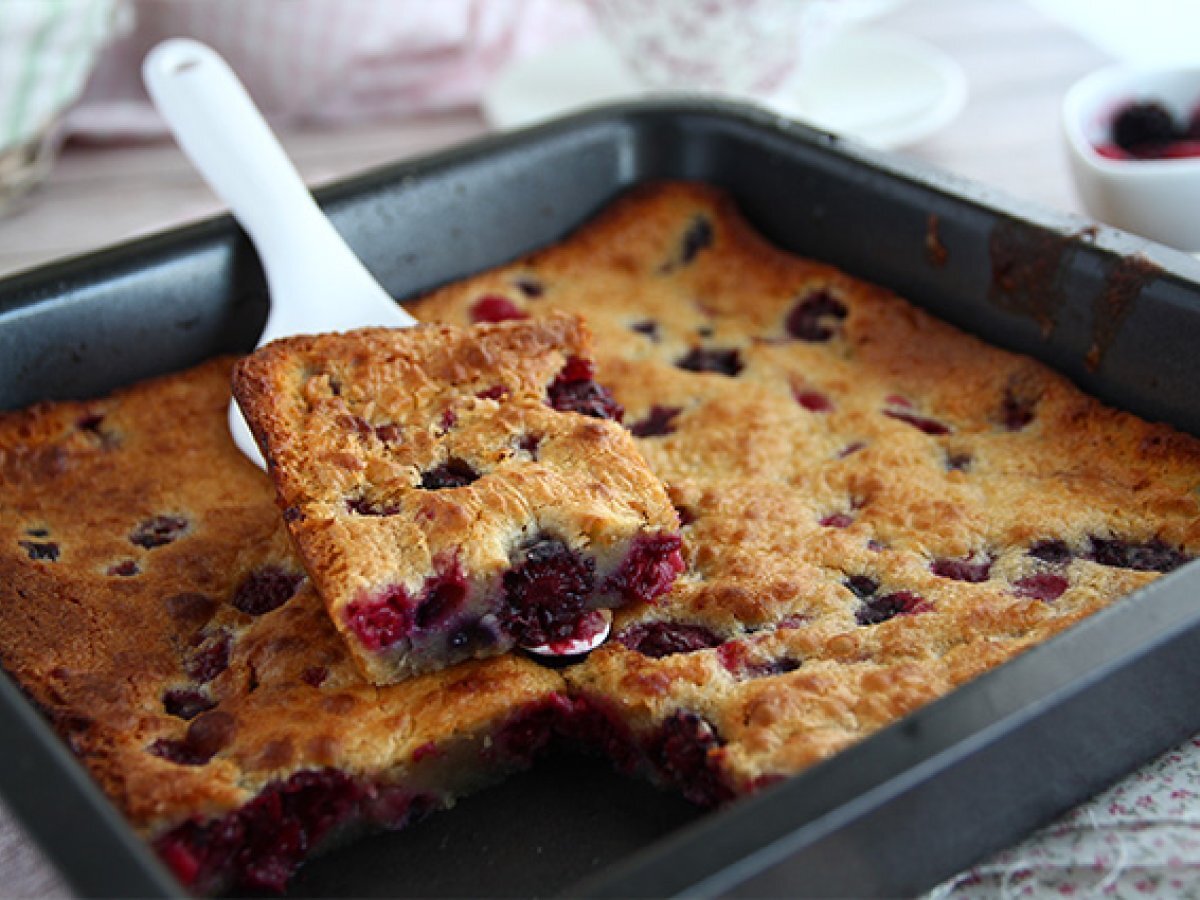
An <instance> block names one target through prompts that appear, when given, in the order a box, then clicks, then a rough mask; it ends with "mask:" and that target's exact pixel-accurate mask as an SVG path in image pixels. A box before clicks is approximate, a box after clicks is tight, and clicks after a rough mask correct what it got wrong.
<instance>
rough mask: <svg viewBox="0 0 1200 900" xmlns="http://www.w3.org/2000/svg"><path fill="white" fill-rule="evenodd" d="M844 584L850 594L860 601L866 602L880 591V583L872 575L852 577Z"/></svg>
mask: <svg viewBox="0 0 1200 900" xmlns="http://www.w3.org/2000/svg"><path fill="white" fill-rule="evenodd" d="M842 584H844V585H845V586H846V587H848V588H849V589H850V593H852V594H853V595H854V596H855V597H857V598H858V599H859V600H866V599H867V598H868V597H872V596H874V595H875V592H876V591H878V590H879V582H878V581H876V580H875V579H874V578H872V577H871V576H870V575H851V576H850V577H849V578H847V579H846V580H845V581H843V582H842Z"/></svg>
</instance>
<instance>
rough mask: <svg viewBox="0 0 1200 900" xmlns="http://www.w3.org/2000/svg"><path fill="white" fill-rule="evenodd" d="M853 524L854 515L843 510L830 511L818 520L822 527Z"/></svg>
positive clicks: (846, 526)
mask: <svg viewBox="0 0 1200 900" xmlns="http://www.w3.org/2000/svg"><path fill="white" fill-rule="evenodd" d="M853 524H854V516H852V515H850V513H844V512H839V513H830V514H829V515H827V516H825V517H823V518H822V519H821V521H820V525H821V527H823V528H849V527H850V526H851V525H853Z"/></svg>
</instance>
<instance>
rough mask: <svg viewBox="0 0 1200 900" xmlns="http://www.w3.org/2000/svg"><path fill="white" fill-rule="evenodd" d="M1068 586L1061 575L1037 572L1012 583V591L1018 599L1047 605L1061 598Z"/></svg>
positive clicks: (1068, 583)
mask: <svg viewBox="0 0 1200 900" xmlns="http://www.w3.org/2000/svg"><path fill="white" fill-rule="evenodd" d="M1069 586H1070V582H1068V581H1067V579H1066V578H1065V577H1064V576H1062V575H1059V574H1057V573H1054V572H1038V573H1036V574H1034V575H1026V576H1025V577H1024V578H1018V579H1017V580H1016V581H1014V582H1013V591H1014V592H1015V593H1016V595H1017V596H1018V597H1027V598H1029V599H1031V600H1043V601H1045V602H1046V603H1049V602H1051V601H1052V600H1057V599H1058V598H1059V597H1061V596H1062V595H1063V593H1064V592H1065V591H1066V589H1067V588H1068V587H1069Z"/></svg>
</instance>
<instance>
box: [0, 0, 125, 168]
mask: <svg viewBox="0 0 1200 900" xmlns="http://www.w3.org/2000/svg"><path fill="white" fill-rule="evenodd" d="M120 3H121V0H0V151H3V150H5V149H7V148H9V147H15V146H20V145H22V144H26V143H28V142H31V141H35V140H38V139H40V138H41V137H42V136H43V135H45V134H46V133H47V132H48V131H49V130H50V129H51V128H52V127H53V125H54V123H55V121H56V120H57V118H58V117H59V115H61V113H62V112H63V111H64V110H65V109H67V107H69V106H70V105H71V104H72V103H74V102H75V100H77V99H78V97H79V94H80V92H82V90H83V87H84V85H85V84H86V83H87V78H88V75H89V74H90V73H91V71H92V66H93V65H94V63H95V61H96V57H97V55H98V54H99V52H100V50H101V48H102V47H103V46H104V44H105V43H106V42H107V41H108V40H109V38H111V37H112V35H113V33H114V31H115V30H116V27H117V21H118V12H119V6H120Z"/></svg>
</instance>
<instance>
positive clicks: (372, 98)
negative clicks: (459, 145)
mask: <svg viewBox="0 0 1200 900" xmlns="http://www.w3.org/2000/svg"><path fill="white" fill-rule="evenodd" d="M132 6H133V10H134V12H135V13H136V26H135V28H134V30H133V31H132V33H130V34H129V35H127V36H126V37H124V38H122V39H121V40H119V41H118V42H116V43H115V44H114V45H113V46H112V47H111V48H110V49H109V50H108V52H107V53H106V54H105V56H104V58H103V59H102V60H101V62H100V65H99V66H98V68H97V70H96V72H95V73H94V75H93V77H92V80H91V82H90V84H89V86H88V89H87V91H86V93H85V94H84V97H83V100H82V101H81V103H80V104H79V105H78V106H77V107H76V108H75V109H74V110H73V111H72V113H71V115H70V117H69V118H68V122H67V128H68V131H69V132H70V133H71V134H73V135H75V136H77V137H85V138H89V139H96V140H109V139H122V138H130V137H149V136H158V135H160V134H163V133H164V128H163V125H162V123H161V121H160V120H159V118H158V116H157V114H155V112H154V110H153V108H152V107H151V106H150V103H149V101H148V99H147V97H146V92H145V90H144V89H143V87H142V83H141V75H140V65H141V60H142V58H143V57H144V56H145V54H146V52H147V51H148V50H149V49H150V48H151V47H152V46H154V44H155V43H157V42H158V41H160V40H162V39H164V38H167V37H174V36H187V37H193V38H196V39H197V40H200V41H203V42H204V43H206V44H209V45H210V46H212V47H213V48H214V49H216V50H217V51H218V52H219V53H221V54H222V55H223V56H224V57H225V58H226V59H227V60H228V61H229V63H230V65H232V66H233V68H234V70H235V71H236V72H237V73H238V75H239V76H240V77H241V78H242V80H243V81H244V82H245V84H246V87H247V88H248V89H249V91H250V94H251V95H252V96H253V97H254V99H255V102H257V103H258V104H259V106H260V107H261V108H262V109H263V111H264V112H265V113H266V114H267V116H268V118H270V119H272V120H273V121H275V122H277V123H288V124H293V123H337V122H347V121H356V120H366V119H373V118H380V117H404V116H413V115H419V114H422V113H432V112H437V111H439V110H446V109H452V108H460V107H466V106H470V105H472V104H474V103H476V102H477V101H478V98H479V96H480V94H481V92H482V91H483V89H484V87H485V85H486V84H487V80H488V79H489V78H490V77H491V76H492V75H493V74H494V73H495V72H497V71H498V70H499V69H500V68H501V67H502V66H503V65H504V64H506V63H507V62H509V61H510V60H513V59H516V58H518V57H522V56H525V55H528V54H531V53H536V52H537V51H539V50H541V49H543V48H545V47H547V46H549V45H551V44H552V43H556V42H559V41H562V40H570V39H572V38H575V37H579V36H582V35H583V34H585V33H586V32H587V31H588V30H589V29H590V28H591V23H590V20H589V19H588V16H587V13H586V11H585V10H584V9H583V8H582V7H581V6H579V5H577V4H573V3H563V2H561V0H557V2H556V0H436V2H427V0H255V2H253V3H251V2H247V0H172V2H170V3H163V2H161V0H133V3H132Z"/></svg>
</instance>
